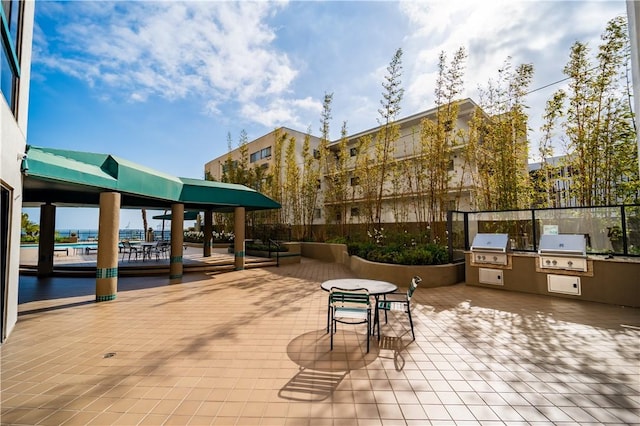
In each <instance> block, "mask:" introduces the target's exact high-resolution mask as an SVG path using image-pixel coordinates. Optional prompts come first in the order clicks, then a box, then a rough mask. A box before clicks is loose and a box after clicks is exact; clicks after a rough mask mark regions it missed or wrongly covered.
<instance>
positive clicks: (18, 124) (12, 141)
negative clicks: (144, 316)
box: [0, 2, 35, 336]
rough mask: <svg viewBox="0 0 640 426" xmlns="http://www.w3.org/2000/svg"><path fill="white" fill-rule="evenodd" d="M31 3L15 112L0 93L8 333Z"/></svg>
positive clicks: (13, 305) (16, 258)
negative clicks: (6, 209)
mask: <svg viewBox="0 0 640 426" xmlns="http://www.w3.org/2000/svg"><path fill="white" fill-rule="evenodd" d="M34 5H35V3H34V2H24V17H23V22H24V24H23V28H22V54H21V62H20V65H21V69H20V71H21V75H20V79H19V81H18V89H17V90H18V96H19V98H18V111H17V114H16V115H17V119H16V117H14V115H13V113H12V112H11V109H10V108H9V105H8V104H7V102H6V100H5V98H4V96H0V123H2V125H1V126H0V141H1V143H0V153H1V155H0V181H1V182H2V186H3V187H5V188H6V189H8V190H9V191H10V196H11V201H10V206H9V244H8V253H7V256H8V259H7V270H6V271H2V272H3V273H6V279H7V292H6V294H5V295H6V299H5V309H6V316H5V320H6V323H5V331H6V335H7V336H8V335H9V334H10V333H11V331H12V330H13V328H14V326H15V324H16V321H17V320H18V272H19V268H20V229H21V213H22V173H21V172H20V165H21V163H22V161H21V159H20V158H19V156H18V155H19V154H21V153H24V152H25V147H26V143H27V118H28V111H29V80H30V78H31V44H32V39H33V17H34V7H35V6H34Z"/></svg>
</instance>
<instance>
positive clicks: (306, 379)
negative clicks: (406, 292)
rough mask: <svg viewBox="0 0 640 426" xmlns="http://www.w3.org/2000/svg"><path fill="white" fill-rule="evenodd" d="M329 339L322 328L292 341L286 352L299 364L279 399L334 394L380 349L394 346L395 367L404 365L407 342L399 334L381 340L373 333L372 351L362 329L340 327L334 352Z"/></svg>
mask: <svg viewBox="0 0 640 426" xmlns="http://www.w3.org/2000/svg"><path fill="white" fill-rule="evenodd" d="M329 338H330V336H329V334H328V333H327V331H326V329H321V330H315V331H311V332H309V333H305V334H302V335H300V336H298V337H296V338H295V339H293V340H292V341H291V342H290V343H289V345H288V346H287V355H288V356H289V358H290V359H291V360H292V361H293V362H295V363H296V364H298V366H299V371H298V373H296V375H295V376H293V377H292V378H291V380H289V381H288V382H287V383H286V384H285V385H284V386H283V387H282V388H281V389H280V391H279V392H278V396H279V397H280V398H283V399H289V400H293V401H322V400H324V399H326V398H328V397H330V396H331V395H332V394H333V392H334V391H335V390H336V389H337V388H338V386H339V385H340V383H341V382H342V380H343V379H344V378H345V377H346V376H347V374H349V372H351V371H353V370H357V369H360V368H364V367H366V366H367V365H369V364H371V363H372V362H374V361H375V360H376V359H377V358H378V356H379V355H380V350H381V349H384V350H386V349H392V350H393V351H394V355H393V356H394V363H395V365H396V369H397V368H400V369H402V367H404V358H403V357H402V355H401V352H402V350H403V349H404V348H405V345H403V343H402V339H401V338H399V337H387V336H382V338H381V339H380V341H378V337H377V336H370V338H371V341H370V344H371V347H370V350H369V353H367V352H366V351H367V344H366V340H365V336H364V334H363V333H362V332H359V333H356V332H353V331H350V330H348V329H347V330H344V327H343V329H340V328H338V331H337V332H336V334H335V335H334V347H333V351H332V350H330V342H329ZM396 360H397V361H396Z"/></svg>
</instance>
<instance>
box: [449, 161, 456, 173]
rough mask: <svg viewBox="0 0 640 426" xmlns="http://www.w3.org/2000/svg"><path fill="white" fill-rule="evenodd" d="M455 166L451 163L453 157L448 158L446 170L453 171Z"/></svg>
mask: <svg viewBox="0 0 640 426" xmlns="http://www.w3.org/2000/svg"><path fill="white" fill-rule="evenodd" d="M454 168H455V165H454V164H453V158H452V159H450V160H449V163H448V164H447V170H448V171H450V172H451V171H453V169H454Z"/></svg>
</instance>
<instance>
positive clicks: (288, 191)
mask: <svg viewBox="0 0 640 426" xmlns="http://www.w3.org/2000/svg"><path fill="white" fill-rule="evenodd" d="M300 192H301V184H300V167H299V165H298V162H297V158H296V138H295V137H293V136H291V137H290V138H289V142H288V143H287V151H286V155H285V179H284V191H283V199H282V208H283V209H286V211H285V212H284V214H285V217H284V219H285V223H289V224H299V223H300V222H301V220H302V207H301V197H300Z"/></svg>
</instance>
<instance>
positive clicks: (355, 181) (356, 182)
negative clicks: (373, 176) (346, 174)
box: [350, 176, 360, 186]
mask: <svg viewBox="0 0 640 426" xmlns="http://www.w3.org/2000/svg"><path fill="white" fill-rule="evenodd" d="M350 182H351V186H357V185H360V178H359V177H358V176H354V177H352V178H351V181H350Z"/></svg>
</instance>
